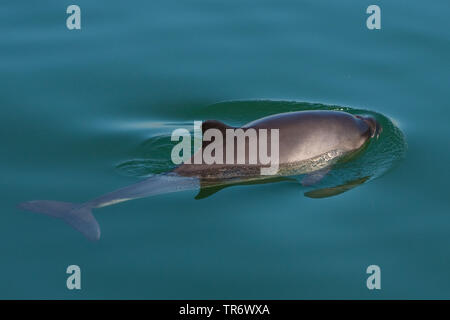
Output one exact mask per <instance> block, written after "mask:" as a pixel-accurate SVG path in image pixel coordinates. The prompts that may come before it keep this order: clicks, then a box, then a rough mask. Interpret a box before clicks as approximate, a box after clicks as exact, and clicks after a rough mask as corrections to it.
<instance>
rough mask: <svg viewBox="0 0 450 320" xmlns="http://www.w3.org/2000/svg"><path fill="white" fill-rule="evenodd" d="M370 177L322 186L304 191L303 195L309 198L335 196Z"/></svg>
mask: <svg viewBox="0 0 450 320" xmlns="http://www.w3.org/2000/svg"><path fill="white" fill-rule="evenodd" d="M369 178H370V177H363V178H358V179H355V180H352V181H349V182H347V183H345V184H342V185H339V186H336V187H331V188H323V189H317V190H312V191H308V192H305V196H306V197H309V198H314V199H319V198H328V197H332V196H336V195H338V194H341V193H344V192H346V191H348V190H351V189H353V188H355V187H357V186H359V185H361V184H363V183H364V182H366V181H367V180H368V179H369Z"/></svg>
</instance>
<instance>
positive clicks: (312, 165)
mask: <svg viewBox="0 0 450 320" xmlns="http://www.w3.org/2000/svg"><path fill="white" fill-rule="evenodd" d="M211 128H213V129H217V130H219V131H221V132H222V131H224V130H226V129H229V128H232V127H230V126H227V125H226V124H224V123H222V122H219V121H215V120H208V121H205V122H203V123H202V132H205V131H206V130H208V129H211ZM241 128H242V129H243V130H244V131H245V130H247V129H268V130H269V129H278V132H279V171H278V173H277V174H276V175H275V176H261V175H260V174H259V171H258V170H257V169H260V168H261V166H262V165H261V164H259V163H257V164H253V165H249V163H247V162H245V163H243V164H226V163H224V164H205V163H201V164H194V163H192V162H191V163H190V164H187V163H184V164H181V165H179V166H178V167H176V168H175V169H174V170H172V171H170V172H167V173H164V174H159V175H155V176H151V177H149V178H147V179H145V180H143V181H141V182H138V183H136V184H133V185H131V186H127V187H125V188H121V189H118V190H116V191H113V192H110V193H107V194H105V195H102V196H100V197H98V198H95V199H93V200H91V201H88V202H85V203H79V204H77V203H69V202H59V201H47V200H35V201H28V202H23V203H21V204H20V205H19V207H20V208H22V209H25V210H29V211H33V212H38V213H43V214H46V215H49V216H52V217H56V218H61V219H62V220H64V221H65V222H66V223H68V224H69V225H71V226H72V227H74V228H75V229H76V230H78V231H79V232H81V233H82V234H83V235H84V236H86V237H87V238H88V239H90V240H98V239H99V238H100V227H99V225H98V223H97V221H96V219H95V218H94V216H93V215H92V209H95V208H100V207H105V206H109V205H112V204H115V203H119V202H123V201H127V200H132V199H137V198H143V197H148V196H151V195H156V194H162V193H169V192H175V191H181V190H191V189H200V192H199V194H198V195H197V197H196V198H203V197H205V196H208V195H210V194H212V193H214V192H216V191H217V190H220V189H221V188H223V187H226V186H230V185H235V184H253V183H267V182H276V181H280V180H283V179H288V178H287V177H289V176H292V175H296V174H297V175H298V174H306V177H305V178H304V179H303V180H302V181H301V182H302V184H303V185H314V184H315V183H317V182H318V181H320V180H321V179H322V178H323V176H324V175H326V174H327V172H328V171H329V170H330V169H331V168H332V166H333V165H334V164H335V163H336V162H337V161H341V160H342V161H346V160H348V159H351V158H352V156H354V155H356V154H358V153H359V152H360V151H361V150H363V149H364V146H365V145H366V144H367V143H368V141H370V139H371V138H373V137H378V135H379V134H380V132H381V130H382V128H381V126H380V125H379V123H378V122H377V121H376V119H374V118H373V117H371V116H363V115H352V114H350V113H347V112H343V111H325V110H323V111H322V110H320V111H319V110H317V111H298V112H287V113H281V114H275V115H271V116H268V117H265V118H262V119H258V120H255V121H252V122H250V123H248V124H246V125H244V126H242V127H241ZM207 144H208V142H207V141H204V140H203V146H205V145H207ZM223 148H224V154H225V153H226V150H225V141H224V146H223ZM246 148H247V149H248V145H247V146H246ZM247 152H248V150H247ZM247 160H248V159H247ZM365 180H366V179H361V182H358V181H356V182H352V184H349V185H347V186H345V185H344V186H343V187H342V188H339V187H337V189H336V188H335V189H333V192H335V194H338V193H340V192H344V191H345V190H348V189H349V188H352V187H353V186H354V185H357V184H358V183H363V182H364V181H365ZM311 197H322V194H320V193H316V194H312V196H311Z"/></svg>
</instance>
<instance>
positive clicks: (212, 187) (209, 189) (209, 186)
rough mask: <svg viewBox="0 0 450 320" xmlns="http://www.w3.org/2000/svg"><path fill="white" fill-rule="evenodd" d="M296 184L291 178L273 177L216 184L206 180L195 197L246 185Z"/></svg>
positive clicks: (199, 197) (197, 198) (202, 181)
mask: <svg viewBox="0 0 450 320" xmlns="http://www.w3.org/2000/svg"><path fill="white" fill-rule="evenodd" d="M285 181H290V182H295V183H298V181H297V179H295V178H290V177H273V178H260V177H258V178H254V179H249V180H239V181H234V182H230V181H222V182H219V181H216V182H214V183H211V182H207V181H205V180H201V181H200V191H199V192H198V194H197V195H196V196H195V199H196V200H200V199H204V198H207V197H209V196H211V195H213V194H215V193H216V192H219V191H220V190H222V189H225V188H228V187H233V186H244V185H253V184H266V183H276V182H285Z"/></svg>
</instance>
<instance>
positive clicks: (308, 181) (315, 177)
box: [301, 167, 331, 187]
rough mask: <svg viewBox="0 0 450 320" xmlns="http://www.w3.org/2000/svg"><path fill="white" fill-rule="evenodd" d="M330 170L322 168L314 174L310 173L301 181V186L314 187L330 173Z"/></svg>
mask: <svg viewBox="0 0 450 320" xmlns="http://www.w3.org/2000/svg"><path fill="white" fill-rule="evenodd" d="M330 170H331V168H330V167H327V168H323V169H320V170H317V171H314V172H311V173H309V174H307V175H306V176H305V177H304V178H303V179H302V181H301V183H302V185H303V186H305V187H308V186H312V185H315V184H316V183H318V182H320V180H322V179H323V178H324V177H325V176H326V175H327V173H328V172H330Z"/></svg>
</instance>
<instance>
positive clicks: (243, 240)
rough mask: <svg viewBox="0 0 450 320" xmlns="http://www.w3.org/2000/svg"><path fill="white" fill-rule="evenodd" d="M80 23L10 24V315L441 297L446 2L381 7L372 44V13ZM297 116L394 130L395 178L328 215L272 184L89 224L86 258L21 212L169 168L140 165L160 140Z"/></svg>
mask: <svg viewBox="0 0 450 320" xmlns="http://www.w3.org/2000/svg"><path fill="white" fill-rule="evenodd" d="M70 4H71V3H70ZM76 4H78V5H79V6H80V7H81V9H82V30H81V31H69V30H67V29H66V27H65V18H66V14H65V10H66V7H67V6H68V5H69V3H59V2H57V1H50V0H47V1H40V2H39V4H33V5H31V4H29V3H26V2H17V1H5V2H4V3H2V6H1V10H0V28H1V30H2V32H1V35H0V57H1V59H0V70H1V71H0V83H1V86H0V103H1V108H0V117H1V119H2V126H1V134H2V135H1V136H2V153H1V154H2V157H1V158H0V161H1V162H0V170H1V177H2V179H1V180H0V186H1V194H2V200H3V201H2V204H1V209H2V210H1V215H0V237H1V241H0V252H1V253H2V259H1V264H0V270H1V273H0V288H1V291H0V297H1V298H41V299H42V298H68V299H72V298H73V299H78V298H88V299H89V298H138V299H141V298H150V299H152V298H153V299H156V298H158V299H168V298H184V299H196V298H210V299H214V298H246V299H252V298H253V299H266V298H272V299H302V298H333V299H334V298H341V299H347V298H368V299H379V298H450V272H449V270H450V250H449V248H448V243H450V215H449V214H450V212H449V209H450V200H449V197H448V181H449V178H450V176H449V170H448V163H449V162H450V151H449V148H448V137H449V135H450V129H449V128H450V127H449V126H448V119H449V118H450V112H449V103H448V100H449V99H448V83H449V71H450V63H449V61H450V60H449V57H450V41H449V40H450V29H449V28H448V16H449V15H450V6H449V4H448V1H444V0H437V1H434V2H433V4H432V5H430V4H427V3H425V2H423V1H402V0H399V1H384V0H380V1H377V4H378V5H379V6H380V7H381V9H382V29H381V30H379V31H369V30H368V29H367V28H366V27H365V19H366V16H367V15H366V14H365V9H366V8H367V6H368V5H370V4H373V3H371V2H364V1H363V2H358V3H355V1H350V0H344V1H339V2H335V1H317V0H316V1H298V0H296V1H284V0H283V1H266V0H264V1H257V2H255V1H249V0H248V1H247V0H239V1H237V0H236V1H234V0H231V1H226V2H225V1H223V2H211V1H206V0H197V1H172V0H169V1H159V0H158V1H143V0H140V1H134V2H133V3H130V2H125V1H116V2H113V3H112V2H106V1H95V2H92V1H87V0H78V1H76ZM255 100H263V101H255ZM230 101H241V102H240V103H230ZM242 101H244V103H242ZM252 101H253V102H252ZM264 101H270V102H271V103H270V104H269V107H268V106H267V103H265V102H264ZM274 101H278V102H279V103H280V104H278V105H275V106H274V105H273V103H274ZM289 101H290V102H292V103H294V104H295V103H303V102H307V103H317V104H320V105H327V106H338V107H339V108H351V110H365V111H368V112H374V113H376V114H377V115H380V116H382V117H385V118H386V119H387V120H386V121H389V123H392V124H393V125H394V126H395V127H397V128H398V129H399V130H400V132H402V137H403V138H402V139H404V140H405V143H407V149H406V148H405V149H403V148H401V150H404V151H405V152H404V154H403V155H402V156H401V157H399V159H400V158H401V159H402V160H399V162H398V163H396V164H395V165H394V164H392V166H391V162H389V163H388V165H387V167H383V166H378V165H376V166H373V167H372V168H374V167H375V168H384V169H383V170H381V171H382V172H379V173H377V174H376V176H377V178H376V179H371V180H370V181H368V182H366V183H363V184H361V185H359V186H358V187H356V188H354V189H352V190H350V191H348V192H345V193H342V194H340V195H337V196H334V197H330V198H325V199H313V198H309V197H305V196H304V195H303V194H304V191H305V190H302V189H301V188H299V187H298V184H291V183H279V184H267V185H253V186H236V187H232V188H226V189H224V190H222V191H220V192H218V193H216V194H215V195H214V196H211V197H208V198H205V199H202V200H195V199H194V197H195V195H196V192H195V191H192V192H191V191H186V192H181V193H174V194H167V195H161V196H157V197H151V198H147V199H140V200H136V201H130V202H125V203H121V204H118V205H115V206H112V207H108V208H103V209H102V210H98V212H97V213H95V214H96V218H97V219H98V221H99V223H100V225H101V226H102V239H101V241H99V242H96V243H92V242H89V241H87V240H86V239H84V238H83V237H82V236H81V235H80V234H79V233H77V232H75V231H73V230H72V229H71V228H70V227H69V226H67V225H65V224H63V223H62V222H61V221H58V220H55V219H50V218H48V217H45V216H42V215H38V214H33V213H30V212H24V211H20V210H19V209H17V208H16V205H17V204H18V203H20V202H22V201H27V200H32V199H54V200H61V201H71V202H82V201H85V200H87V199H91V198H93V197H96V196H98V195H99V194H103V193H105V192H109V191H111V190H114V189H117V188H119V187H122V186H125V185H128V184H132V183H135V182H137V181H139V180H140V179H142V176H144V175H147V174H151V173H152V170H153V171H155V172H157V171H158V170H159V171H164V170H165V168H166V165H167V163H165V162H164V159H167V158H162V157H159V156H158V157H156V158H153V159H157V160H161V159H163V160H162V161H163V162H162V163H160V164H159V165H160V166H159V167H158V166H155V167H153V166H152V165H150V166H147V167H146V166H145V162H144V163H139V161H141V160H142V159H143V160H151V159H152V156H153V155H154V153H153V152H150V150H155V149H154V147H155V143H156V146H158V143H160V142H161V141H159V142H158V139H157V138H155V137H159V136H161V135H162V136H164V135H165V134H167V133H169V132H171V130H173V128H176V127H178V126H179V125H180V124H181V125H183V126H185V125H186V126H189V125H190V124H192V121H194V120H205V119H208V118H210V117H211V118H216V119H220V120H222V121H225V122H227V123H229V124H235V125H238V124H240V123H244V122H246V121H250V120H254V119H256V118H258V117H260V116H263V115H265V114H267V113H268V112H270V113H272V112H278V111H279V112H281V111H287V110H286V108H287V109H289V108H291V107H293V105H289V103H287V102H289ZM218 102H223V103H225V104H219V105H216V103H218ZM286 106H288V107H286ZM385 137H386V136H385ZM163 142H164V139H163ZM384 142H385V143H386V144H388V143H389V140H384ZM395 145H398V144H395ZM371 152H372V153H371V157H366V158H364V159H365V160H367V161H369V160H370V159H377V158H376V157H377V155H379V154H383V153H382V152H383V150H371ZM157 155H158V154H157ZM384 155H385V154H384ZM373 157H374V158H373ZM383 159H385V157H384V156H383ZM133 160H134V161H136V160H138V165H137V166H133V165H129V161H133ZM379 160H380V159H377V162H376V163H377V164H379V162H378V161H379ZM369 167H370V166H369ZM149 168H151V170H149ZM386 168H388V170H385V169H386ZM346 172H347V171H346ZM70 264H77V265H79V266H80V267H81V269H82V290H81V291H69V290H67V288H66V286H65V284H66V273H65V270H66V267H67V266H68V265H70ZM371 264H376V265H379V266H380V267H381V270H382V289H381V290H380V291H369V290H367V288H366V277H367V275H366V273H365V271H366V268H367V266H368V265H371Z"/></svg>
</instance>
